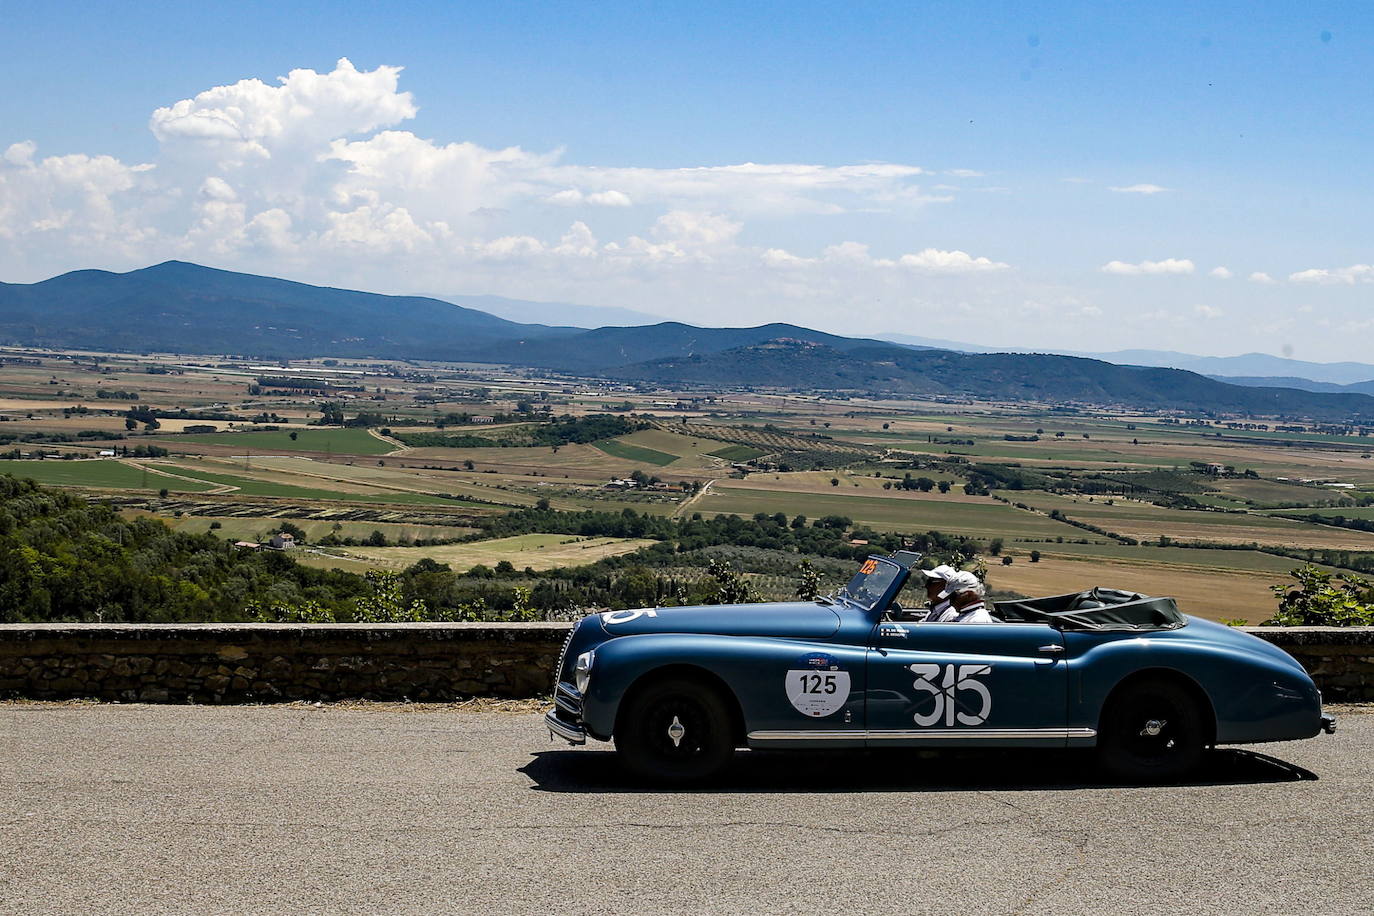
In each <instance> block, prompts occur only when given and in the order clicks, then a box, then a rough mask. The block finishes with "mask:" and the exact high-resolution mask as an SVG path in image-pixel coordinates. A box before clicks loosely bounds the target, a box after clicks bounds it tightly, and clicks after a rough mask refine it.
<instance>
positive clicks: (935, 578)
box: [921, 563, 958, 623]
mask: <svg viewBox="0 0 1374 916" xmlns="http://www.w3.org/2000/svg"><path fill="white" fill-rule="evenodd" d="M957 572H958V570H957V569H955V568H954V567H953V566H948V565H946V564H944V563H941V564H940V565H939V566H937V567H935V568H934V569H923V570H921V575H922V576H924V577H925V585H926V598H927V600H928V601H929V602H930V610H929V611H927V612H926V616H924V617H922V618H921V620H922V621H924V622H925V623H934V622H935V621H937V620H939V619H940V616H941V615H942V614H944V613H945V611H947V610H949V609H950V603H949V599H948V598H947V597H946V596H945V595H943V594H941V593H942V592H944V590H945V584H946V583H947V582H948V581H949V577H950V576H952V575H954V574H955V573H957Z"/></svg>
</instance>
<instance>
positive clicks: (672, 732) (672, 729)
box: [668, 716, 687, 747]
mask: <svg viewBox="0 0 1374 916" xmlns="http://www.w3.org/2000/svg"><path fill="white" fill-rule="evenodd" d="M685 734H687V729H685V728H683V727H682V723H681V722H679V721H678V718H677V716H673V724H672V725H669V726H668V737H669V738H672V739H673V747H678V746H679V745H681V744H682V736H683V735H685Z"/></svg>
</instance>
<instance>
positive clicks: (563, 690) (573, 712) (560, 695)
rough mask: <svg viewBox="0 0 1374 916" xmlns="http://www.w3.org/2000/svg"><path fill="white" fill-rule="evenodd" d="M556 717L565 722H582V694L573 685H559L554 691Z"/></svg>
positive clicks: (576, 723) (575, 723)
mask: <svg viewBox="0 0 1374 916" xmlns="http://www.w3.org/2000/svg"><path fill="white" fill-rule="evenodd" d="M553 708H554V715H556V716H558V718H560V719H562V720H563V721H564V722H571V723H573V724H574V725H579V724H581V722H582V694H580V693H578V692H577V688H576V687H574V686H573V685H572V684H559V685H558V686H557V687H556V688H554V691H553Z"/></svg>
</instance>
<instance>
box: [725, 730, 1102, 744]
mask: <svg viewBox="0 0 1374 916" xmlns="http://www.w3.org/2000/svg"><path fill="white" fill-rule="evenodd" d="M1095 737H1097V730H1096V729H1093V728H891V729H872V730H866V729H860V728H856V729H850V730H849V731H843V730H840V729H817V730H814V731H802V730H800V729H795V730H793V729H777V730H765V731H755V732H750V733H749V740H750V741H852V740H855V739H863V740H867V741H909V740H921V741H951V740H952V741H961V740H965V739H972V740H979V739H986V740H1002V739H1027V740H1030V739H1035V738H1095Z"/></svg>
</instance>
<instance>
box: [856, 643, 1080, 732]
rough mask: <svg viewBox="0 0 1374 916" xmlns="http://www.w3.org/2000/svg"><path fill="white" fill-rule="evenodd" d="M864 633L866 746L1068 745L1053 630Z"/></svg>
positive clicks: (1059, 646)
mask: <svg viewBox="0 0 1374 916" xmlns="http://www.w3.org/2000/svg"><path fill="white" fill-rule="evenodd" d="M872 634H873V635H872V639H871V644H870V647H869V651H868V656H867V658H868V663H867V667H868V678H867V681H868V687H867V701H866V706H865V711H866V716H865V718H866V720H867V737H868V744H869V745H870V746H879V745H882V746H903V745H905V746H930V745H932V744H934V745H943V746H962V745H974V746H977V745H984V746H986V745H1000V746H1041V747H1044V746H1054V747H1063V746H1065V744H1066V739H1067V738H1069V737H1070V735H1069V733H1068V732H1069V730H1068V729H1066V728H1065V716H1066V708H1067V700H1068V697H1067V676H1066V667H1067V666H1066V665H1065V663H1064V660H1063V657H1064V637H1063V634H1062V633H1061V632H1060V631H1059V630H1057V629H1055V628H1053V627H1051V626H1048V625H1045V624H1038V623H993V624H970V623H898V622H893V621H880V622H879V623H878V624H877V626H875V627H874V628H873V631H872Z"/></svg>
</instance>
